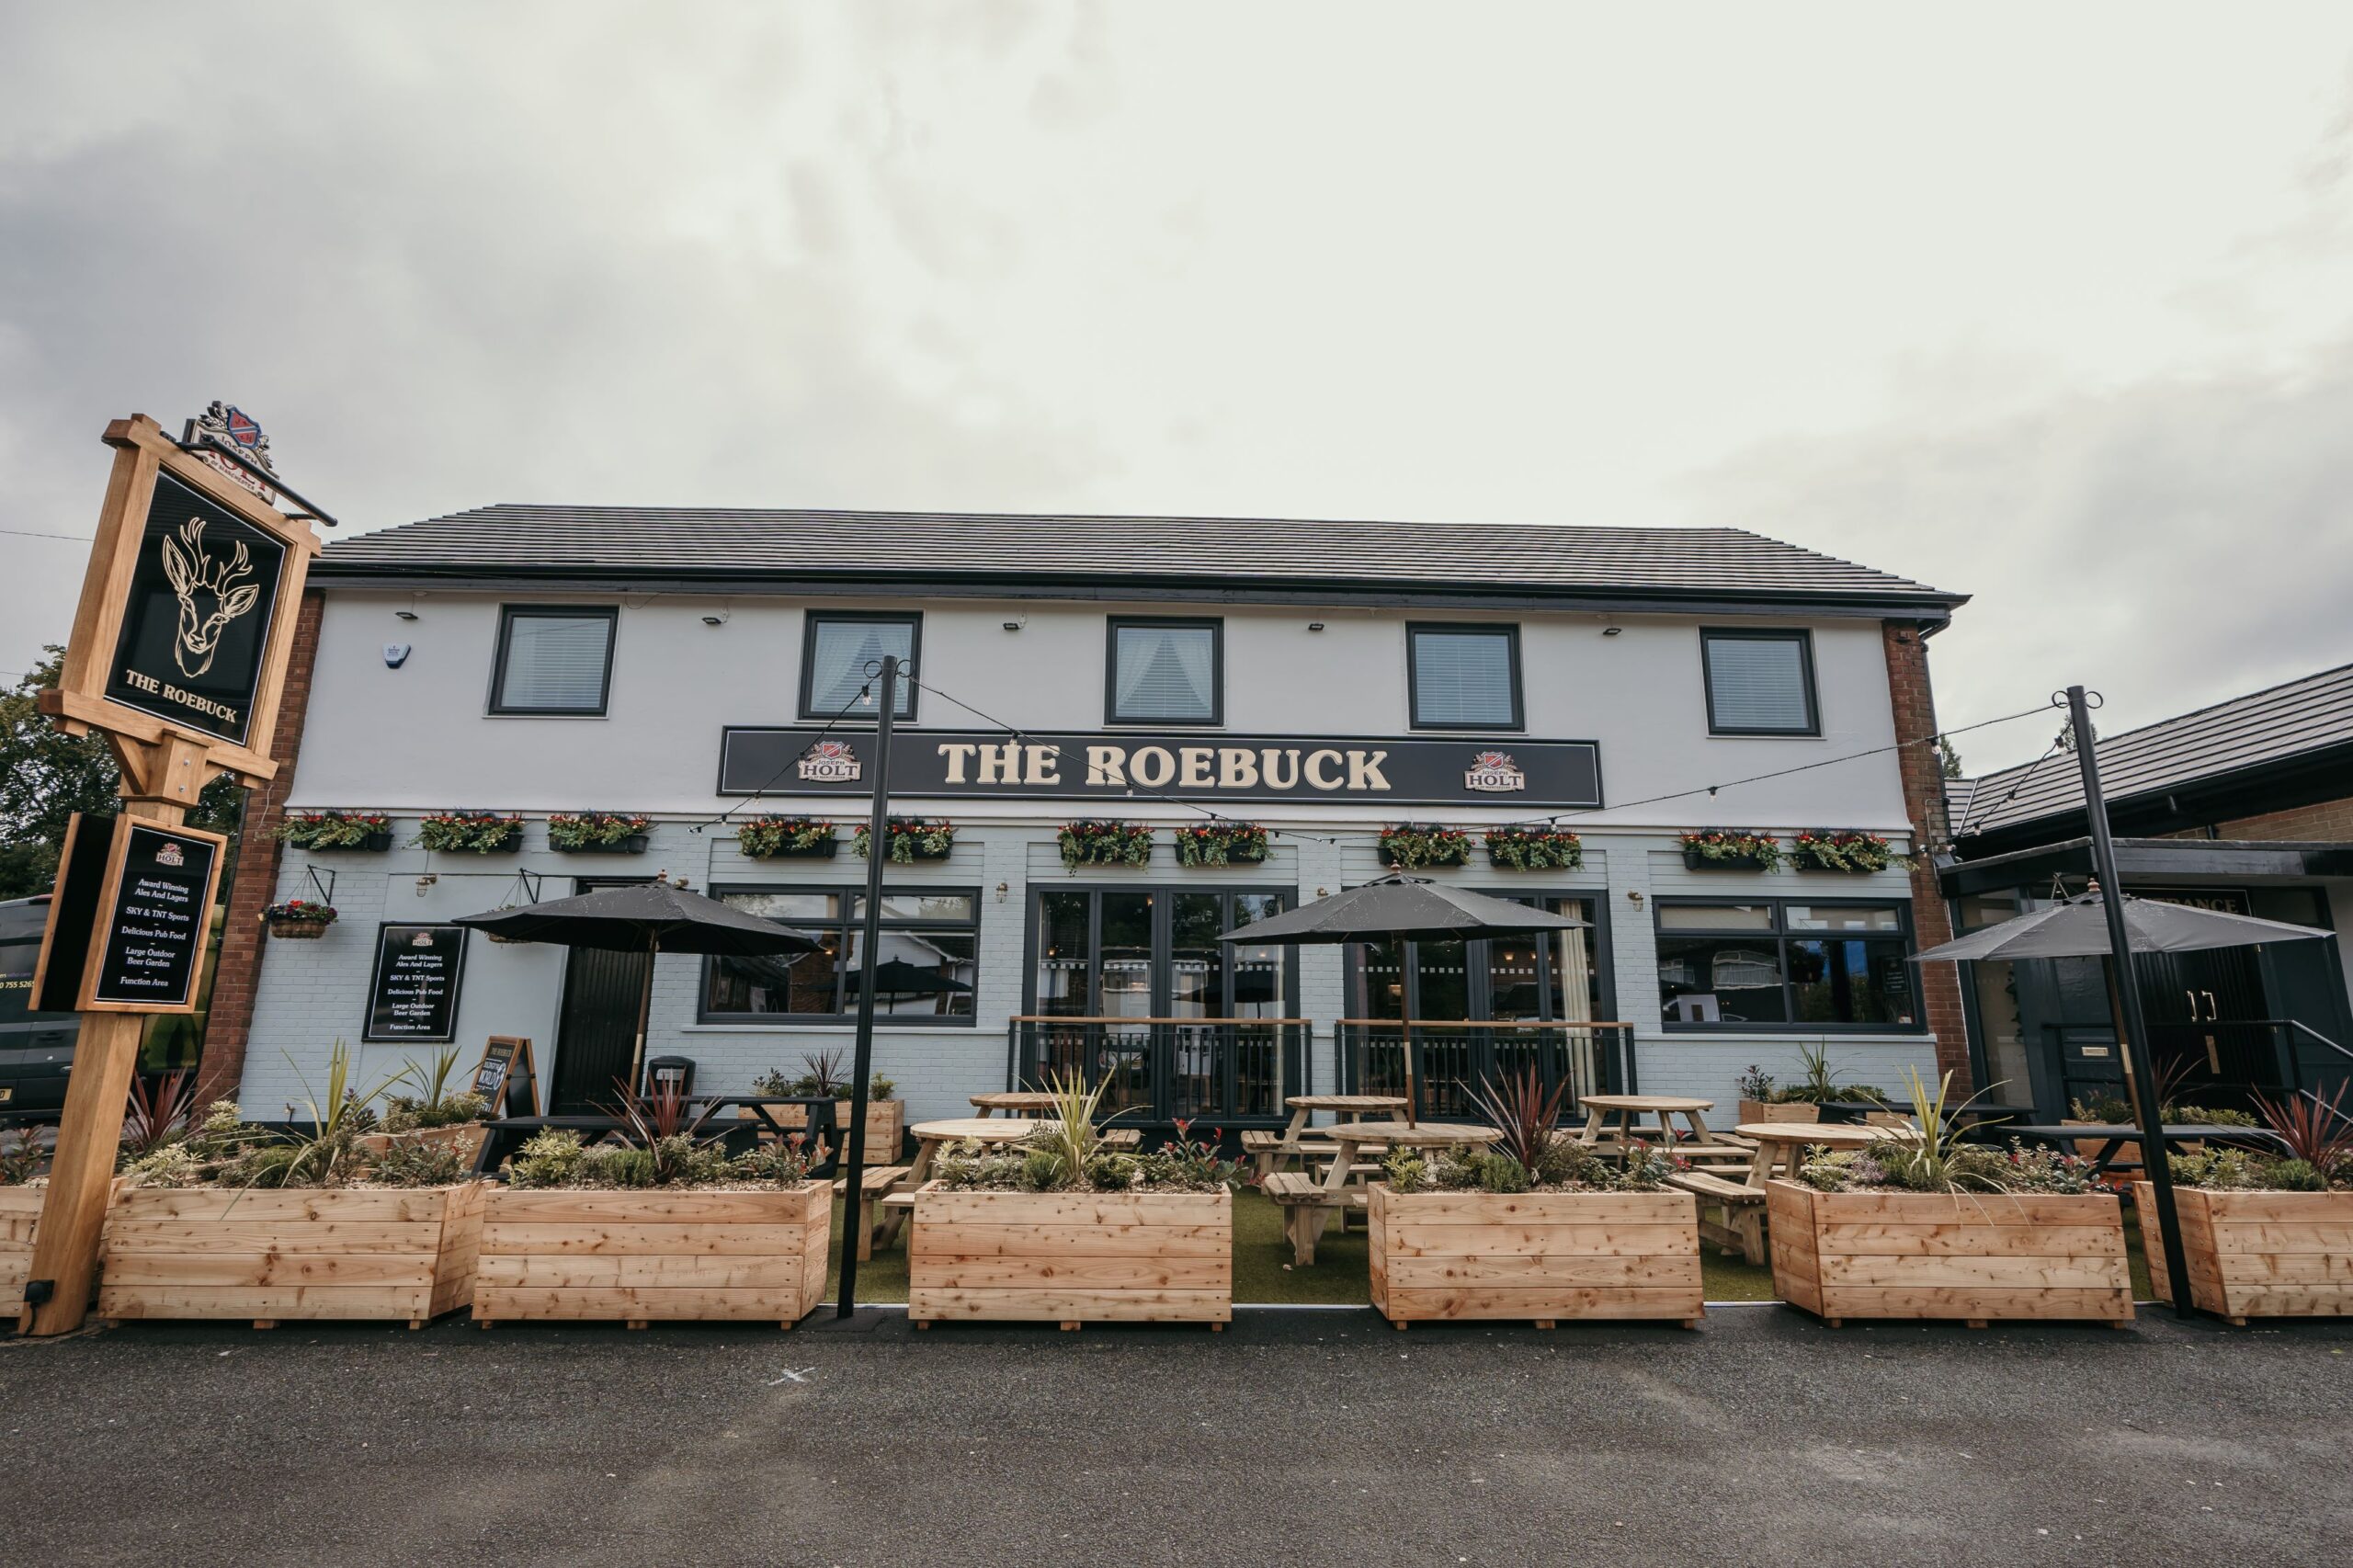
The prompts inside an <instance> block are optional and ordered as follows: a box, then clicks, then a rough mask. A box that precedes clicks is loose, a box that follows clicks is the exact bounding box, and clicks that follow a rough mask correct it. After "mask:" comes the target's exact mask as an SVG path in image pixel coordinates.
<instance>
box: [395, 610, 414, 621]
mask: <svg viewBox="0 0 2353 1568" xmlns="http://www.w3.org/2000/svg"><path fill="white" fill-rule="evenodd" d="M392 613H393V614H394V615H396V616H399V617H400V618H401V619H403V620H415V619H416V611H415V610H413V609H396V610H394V611H392Z"/></svg>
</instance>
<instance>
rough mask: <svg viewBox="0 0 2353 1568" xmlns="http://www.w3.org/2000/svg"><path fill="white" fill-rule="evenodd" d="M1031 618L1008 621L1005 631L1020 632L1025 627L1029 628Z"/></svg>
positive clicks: (1024, 617)
mask: <svg viewBox="0 0 2353 1568" xmlns="http://www.w3.org/2000/svg"><path fill="white" fill-rule="evenodd" d="M1027 625H1029V617H1028V616H1026V615H1025V616H1022V617H1020V618H1019V619H1015V620H1008V621H1006V623H1005V629H1006V631H1020V630H1021V629H1022V628H1023V627H1025V626H1027Z"/></svg>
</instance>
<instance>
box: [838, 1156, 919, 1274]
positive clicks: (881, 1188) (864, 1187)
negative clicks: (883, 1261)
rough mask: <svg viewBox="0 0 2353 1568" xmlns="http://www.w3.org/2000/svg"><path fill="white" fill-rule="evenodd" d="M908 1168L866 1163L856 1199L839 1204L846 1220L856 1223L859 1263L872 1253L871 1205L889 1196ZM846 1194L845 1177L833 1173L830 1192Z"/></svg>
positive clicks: (872, 1219)
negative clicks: (832, 1187)
mask: <svg viewBox="0 0 2353 1568" xmlns="http://www.w3.org/2000/svg"><path fill="white" fill-rule="evenodd" d="M912 1168H913V1167H911V1166H907V1165H869V1166H867V1167H866V1170H865V1172H864V1173H863V1174H862V1176H861V1177H860V1179H859V1181H858V1202H857V1203H856V1204H850V1203H847V1202H845V1203H844V1204H843V1210H844V1211H845V1213H846V1214H847V1218H848V1221H849V1222H850V1223H851V1224H853V1225H856V1226H857V1227H858V1261H859V1262H861V1263H863V1262H865V1261H866V1260H867V1259H868V1258H870V1257H872V1256H874V1206H875V1205H876V1204H878V1203H880V1202H881V1201H882V1200H883V1199H887V1198H889V1197H890V1196H891V1194H892V1192H893V1191H894V1190H896V1188H897V1187H898V1185H899V1183H901V1182H903V1181H904V1180H906V1178H907V1172H908V1171H909V1170H910V1169H912ZM848 1194H849V1177H847V1176H836V1177H835V1178H834V1196H835V1198H842V1199H847V1196H848Z"/></svg>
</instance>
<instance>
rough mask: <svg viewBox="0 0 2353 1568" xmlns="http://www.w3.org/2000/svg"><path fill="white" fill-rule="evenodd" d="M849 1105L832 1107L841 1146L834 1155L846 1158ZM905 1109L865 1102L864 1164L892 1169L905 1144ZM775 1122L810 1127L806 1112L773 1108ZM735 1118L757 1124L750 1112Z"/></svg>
mask: <svg viewBox="0 0 2353 1568" xmlns="http://www.w3.org/2000/svg"><path fill="white" fill-rule="evenodd" d="M849 1112H850V1102H849V1101H847V1100H840V1101H837V1102H835V1106H834V1138H835V1142H838V1143H840V1144H841V1145H842V1147H841V1148H840V1149H837V1150H836V1151H835V1153H837V1154H840V1155H842V1156H844V1157H847V1154H848V1152H849V1148H848V1146H849ZM906 1112H907V1106H906V1102H905V1101H904V1100H869V1101H867V1102H866V1163H867V1165H869V1166H874V1165H897V1164H898V1163H899V1150H900V1149H901V1147H902V1146H904V1142H905V1136H904V1135H905V1132H906ZM771 1114H773V1115H774V1116H775V1117H776V1119H777V1120H778V1121H779V1122H781V1123H783V1124H784V1125H785V1126H786V1127H789V1128H790V1127H806V1126H808V1125H809V1108H808V1107H807V1106H798V1105H780V1106H777V1107H774V1108H772V1111H771ZM736 1115H737V1116H738V1117H740V1118H741V1119H744V1120H745V1121H756V1120H757V1119H758V1118H756V1117H755V1116H754V1115H753V1114H752V1113H751V1111H750V1110H749V1109H739V1110H738V1111H737V1112H736Z"/></svg>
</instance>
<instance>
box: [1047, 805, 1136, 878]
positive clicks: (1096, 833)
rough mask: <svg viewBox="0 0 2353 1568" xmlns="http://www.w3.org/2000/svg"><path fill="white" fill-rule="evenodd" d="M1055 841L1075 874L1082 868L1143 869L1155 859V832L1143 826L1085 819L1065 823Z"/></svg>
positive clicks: (1065, 863) (1055, 836)
mask: <svg viewBox="0 0 2353 1568" xmlns="http://www.w3.org/2000/svg"><path fill="white" fill-rule="evenodd" d="M1054 841H1055V843H1057V844H1058V845H1060V846H1061V847H1062V852H1063V865H1064V866H1067V867H1069V868H1070V869H1072V870H1074V871H1075V870H1076V869H1079V868H1080V867H1081V866H1142V865H1144V864H1146V863H1148V862H1149V861H1150V860H1151V859H1152V829H1150V828H1149V827H1146V826H1145V825H1144V824H1142V823H1134V822H1106V821H1098V820H1096V819H1094V818H1084V817H1083V818H1081V819H1079V820H1078V821H1076V822H1066V823H1064V824H1063V830H1062V832H1061V833H1059V834H1057V835H1054Z"/></svg>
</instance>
